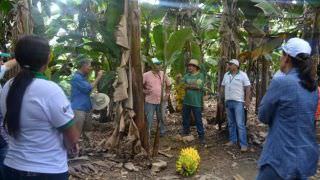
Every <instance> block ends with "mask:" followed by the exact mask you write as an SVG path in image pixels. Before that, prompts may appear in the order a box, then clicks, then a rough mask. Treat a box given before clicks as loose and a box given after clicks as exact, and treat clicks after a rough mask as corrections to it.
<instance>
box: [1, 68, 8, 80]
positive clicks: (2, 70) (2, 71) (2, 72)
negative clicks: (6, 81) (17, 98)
mask: <svg viewBox="0 0 320 180" xmlns="http://www.w3.org/2000/svg"><path fill="white" fill-rule="evenodd" d="M7 70H8V68H7V67H6V66H5V65H1V66H0V79H2V78H3V76H4V74H5V73H6V71H7Z"/></svg>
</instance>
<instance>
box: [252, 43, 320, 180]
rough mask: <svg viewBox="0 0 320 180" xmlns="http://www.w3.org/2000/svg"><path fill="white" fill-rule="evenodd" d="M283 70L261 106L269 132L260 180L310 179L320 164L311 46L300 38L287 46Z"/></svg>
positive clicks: (264, 148) (282, 58)
mask: <svg viewBox="0 0 320 180" xmlns="http://www.w3.org/2000/svg"><path fill="white" fill-rule="evenodd" d="M282 50H283V54H282V57H281V64H280V69H281V71H282V72H284V73H285V74H286V76H281V77H278V78H275V79H273V80H272V82H271V84H270V87H269V89H268V91H267V92H266V94H265V96H264V97H263V99H262V101H261V104H260V107H259V120H260V121H261V122H263V123H265V124H268V125H269V133H268V137H267V139H266V142H265V144H264V147H263V151H262V154H261V157H260V160H259V168H260V169H259V174H258V177H257V180H269V179H272V180H278V179H279V180H280V179H308V177H310V176H312V175H314V174H315V173H316V170H317V163H318V157H319V155H318V144H317V141H316V133H315V112H316V109H317V103H318V93H317V83H316V79H315V78H314V77H313V75H312V62H311V58H310V54H311V47H310V45H309V43H308V42H306V41H305V40H303V39H299V38H292V39H290V40H289V41H288V42H287V43H286V44H285V45H284V46H283V47H282Z"/></svg>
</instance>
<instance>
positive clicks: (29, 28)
mask: <svg viewBox="0 0 320 180" xmlns="http://www.w3.org/2000/svg"><path fill="white" fill-rule="evenodd" d="M30 7H31V5H30V2H29V1H28V0H19V1H18V2H17V8H16V11H15V14H14V17H13V19H15V20H16V21H15V24H14V26H13V27H12V30H11V31H12V34H13V36H12V42H13V44H15V43H16V42H17V40H18V39H19V36H21V35H27V34H33V26H34V23H33V21H32V17H31V12H30V10H31V9H30ZM12 48H13V46H12ZM12 50H13V49H12ZM19 71H20V68H19V66H15V67H13V68H12V69H10V70H9V71H8V72H7V73H6V75H5V80H9V79H11V78H12V77H15V76H16V75H17V74H18V73H19Z"/></svg>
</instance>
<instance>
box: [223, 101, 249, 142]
mask: <svg viewBox="0 0 320 180" xmlns="http://www.w3.org/2000/svg"><path fill="white" fill-rule="evenodd" d="M226 111H227V118H228V127H229V140H230V141H231V142H233V143H234V144H236V143H237V142H238V137H239V140H240V146H241V147H247V146H248V142H247V130H246V126H245V122H244V119H245V117H244V104H243V102H239V101H231V100H228V101H226ZM237 132H238V134H237Z"/></svg>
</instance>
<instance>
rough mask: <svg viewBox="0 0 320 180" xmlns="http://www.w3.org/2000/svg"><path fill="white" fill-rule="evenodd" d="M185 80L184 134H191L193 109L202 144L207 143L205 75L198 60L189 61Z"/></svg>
mask: <svg viewBox="0 0 320 180" xmlns="http://www.w3.org/2000/svg"><path fill="white" fill-rule="evenodd" d="M183 82H184V84H185V91H186V93H185V96H184V99H183V108H182V109H183V110H182V126H183V130H182V134H183V135H189V134H190V114H191V111H192V113H193V115H194V118H195V121H196V126H197V131H198V135H199V140H200V144H201V145H205V139H204V133H205V132H204V127H203V123H202V107H203V87H204V75H203V74H202V73H200V66H199V62H198V60H196V59H191V60H190V62H189V63H188V73H187V74H186V75H185V76H184V77H183Z"/></svg>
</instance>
